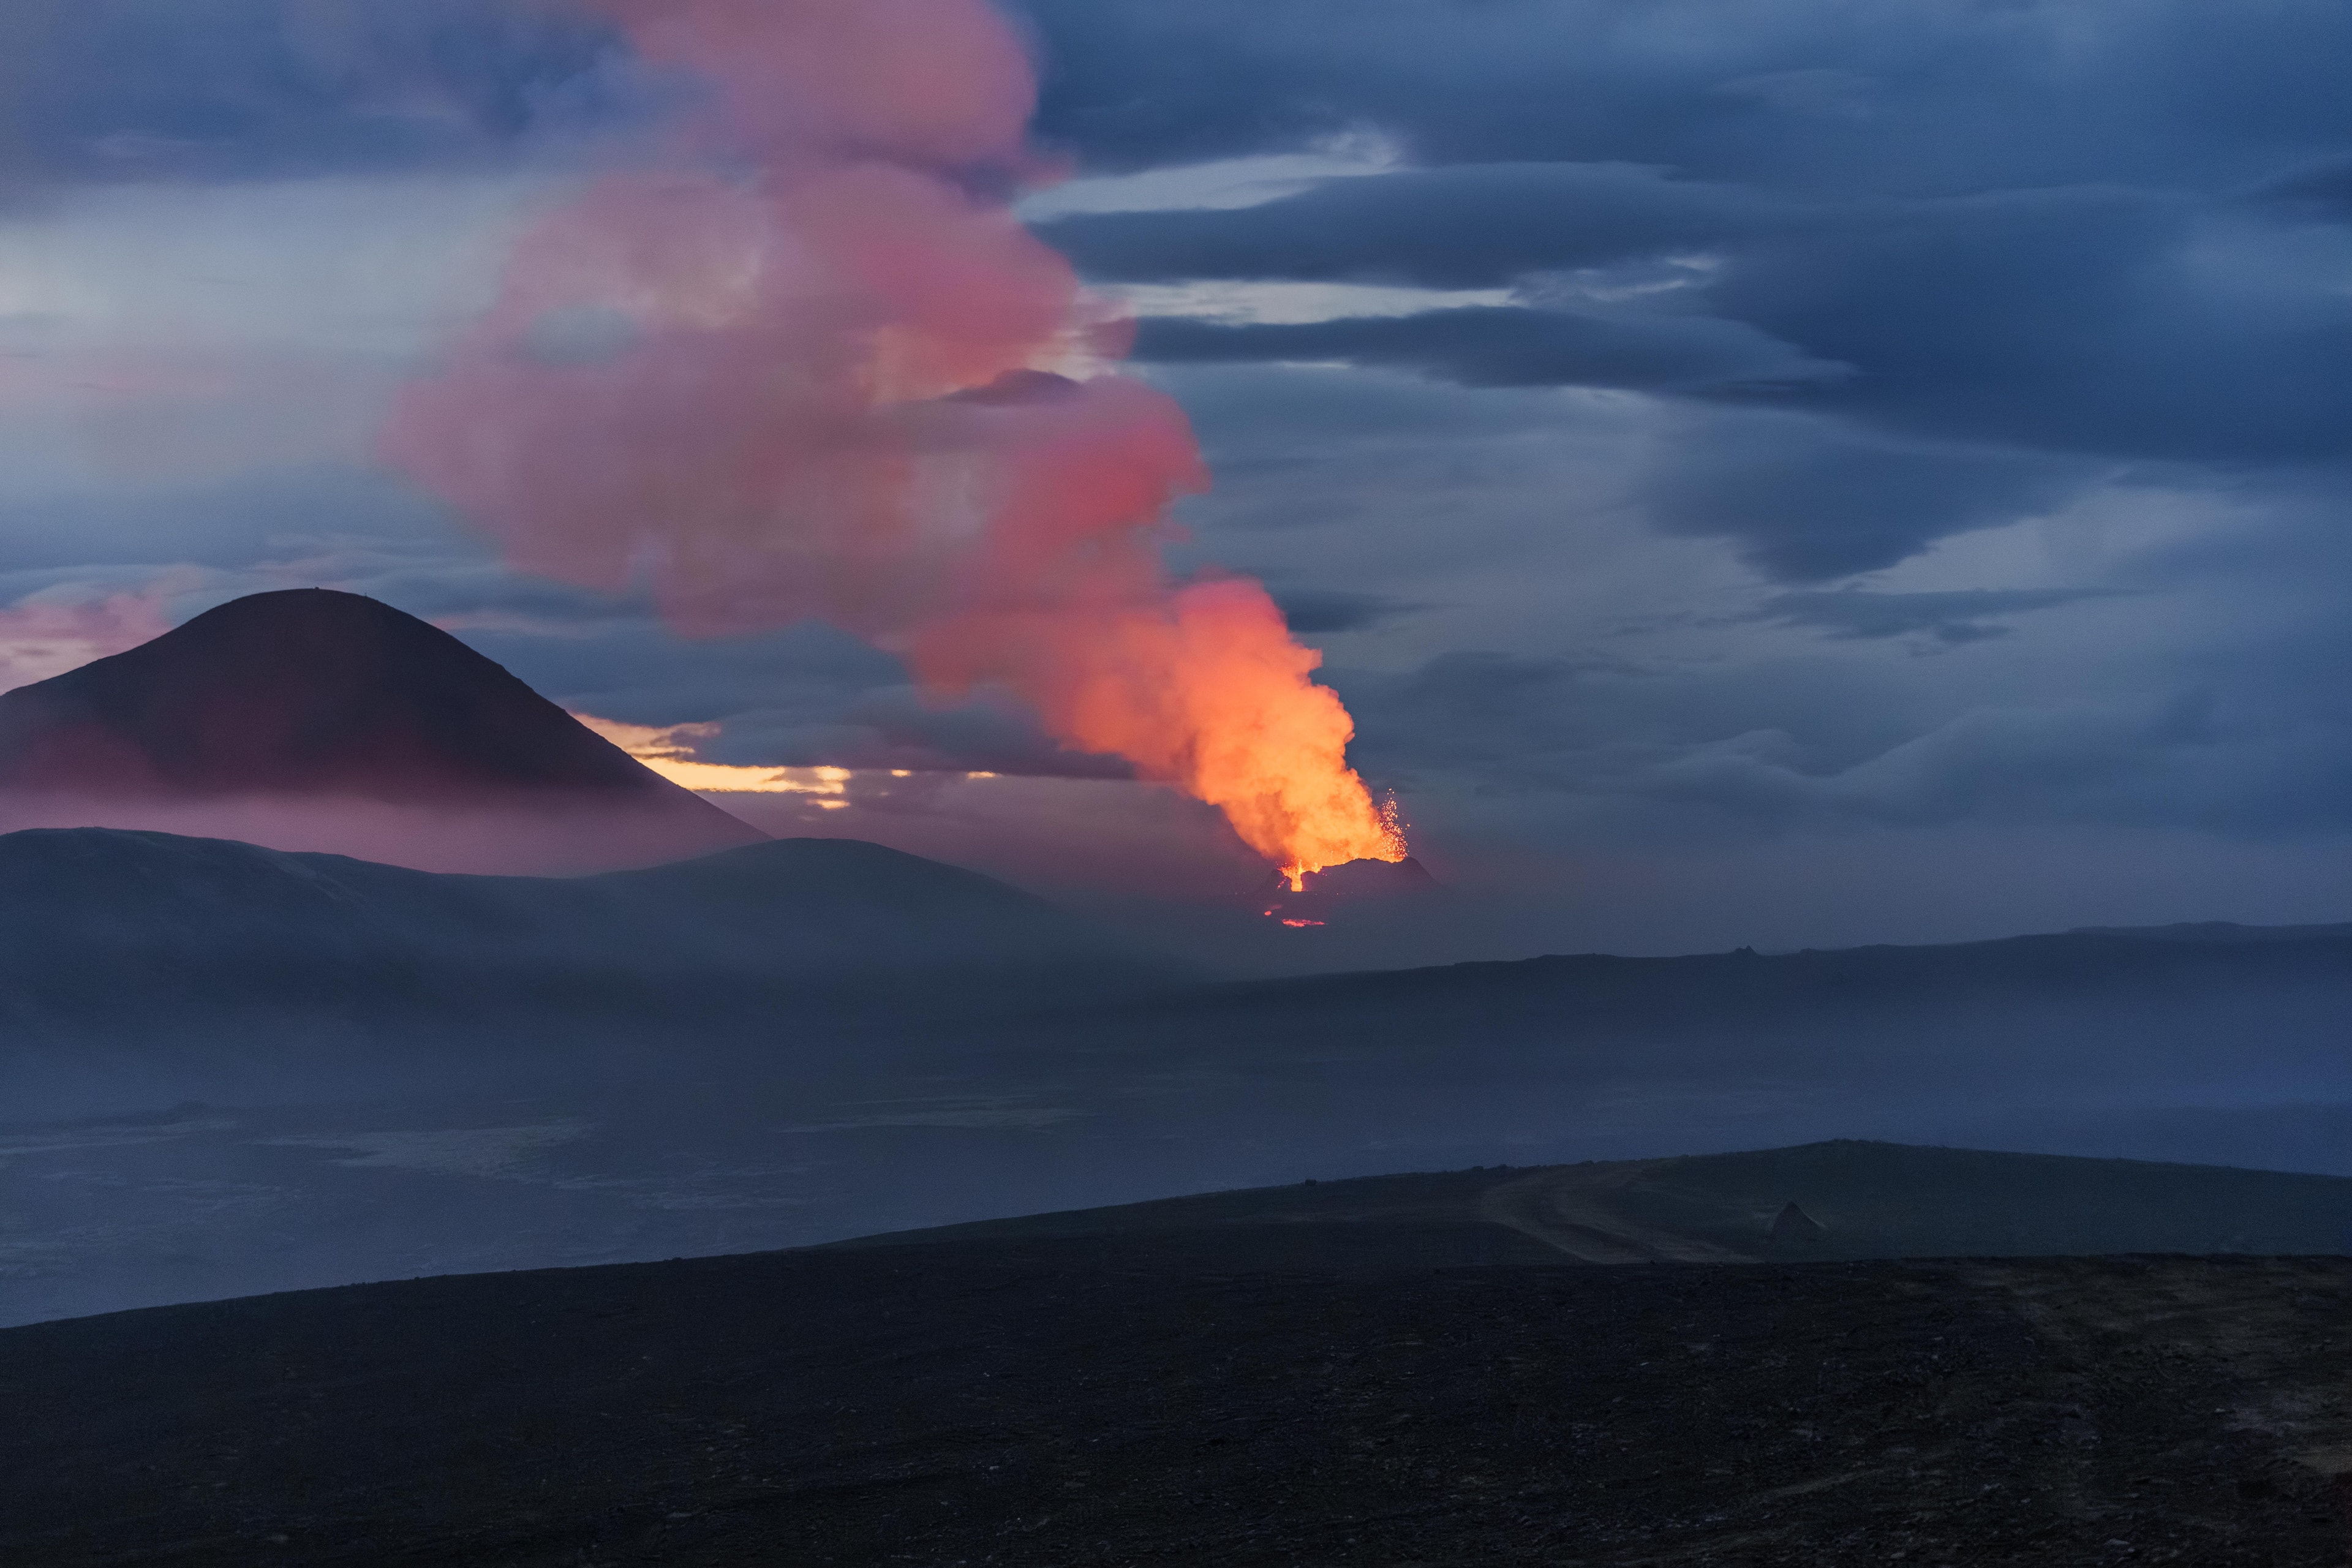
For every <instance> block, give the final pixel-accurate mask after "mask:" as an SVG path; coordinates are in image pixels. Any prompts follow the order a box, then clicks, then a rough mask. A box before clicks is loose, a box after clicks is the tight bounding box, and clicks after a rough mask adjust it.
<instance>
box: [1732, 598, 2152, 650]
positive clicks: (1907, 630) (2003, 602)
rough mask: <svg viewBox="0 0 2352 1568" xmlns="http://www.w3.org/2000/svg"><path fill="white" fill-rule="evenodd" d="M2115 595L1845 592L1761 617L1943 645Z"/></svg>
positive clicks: (1996, 633) (1797, 601) (1794, 602)
mask: <svg viewBox="0 0 2352 1568" xmlns="http://www.w3.org/2000/svg"><path fill="white" fill-rule="evenodd" d="M2111 592H2112V590H2109V589H2105V588H1969V589H1958V590H1955V591H1952V592H1948V593H1940V594H1873V593H1868V592H1865V591H1864V590H1862V589H1859V588H1842V589H1839V590H1838V591H1836V592H1835V593H1828V594H1777V595H1773V596H1772V597H1771V598H1769V599H1767V600H1765V601H1764V603H1763V605H1762V606H1761V607H1760V608H1759V611H1758V618H1759V619H1762V620H1768V621H1776V622H1779V623H1780V624H1781V625H1784V626H1813V627H1818V628H1819V629H1821V630H1822V631H1824V632H1826V633H1827V634H1828V635H1829V636H1830V637H1832V639H1834V640H1838V641H1864V640H1869V639H1873V638H1880V637H1908V636H1911V635H1913V634H1915V633H1924V634H1926V635H1927V636H1929V637H1934V638H1936V639H1937V641H1939V642H1944V643H1971V642H1983V641H1985V640H1986V639H1988V638H1990V637H2007V636H2008V635H2009V633H2010V628H2009V627H2008V626H2001V625H2000V624H1998V623H1999V622H2000V620H2001V619H2003V618H2005V617H2007V616H2016V615H2021V614H2023V613H2025V612H2026V611H2029V610H2047V609H2053V608H2055V607H2056V606H2058V605H2073V604H2078V603H2080V602H2081V601H2083V600H2084V599H2095V598H2105V597H2106V596H2108V595H2109V594H2110V593H2111Z"/></svg>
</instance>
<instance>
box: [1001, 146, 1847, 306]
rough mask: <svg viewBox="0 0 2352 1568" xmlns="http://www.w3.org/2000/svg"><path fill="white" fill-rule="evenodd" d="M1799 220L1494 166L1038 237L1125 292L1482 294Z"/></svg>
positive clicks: (1682, 185) (1764, 209) (1652, 189)
mask: <svg viewBox="0 0 2352 1568" xmlns="http://www.w3.org/2000/svg"><path fill="white" fill-rule="evenodd" d="M1799 216H1800V215H1799V214H1798V213H1794V212H1790V211H1788V210H1785V208H1784V206H1783V205H1782V204H1780V203H1778V202H1776V201H1774V200H1772V199H1771V198H1769V197H1767V196H1764V195H1760V194H1759V193H1756V192H1752V191H1744V190H1740V189H1738V188H1735V187H1729V186H1722V185H1707V184H1696V183H1693V182H1688V181H1682V180H1675V179H1670V178H1668V177H1667V176H1666V175H1665V174H1664V172H1663V171H1660V170H1658V169H1654V168H1643V167H1637V166H1633V165H1630V164H1605V163H1604V164H1577V163H1497V164H1485V165H1472V166H1466V167H1453V168H1444V169H1431V170H1407V171H1402V172H1400V173H1396V174H1383V175H1379V176H1369V177H1368V176H1363V175H1350V176H1347V177H1344V178H1339V179H1332V180H1327V181H1325V182H1323V183H1322V184H1317V185H1313V186H1310V187H1308V188H1307V189H1306V190H1304V191H1300V192H1298V193H1297V194H1296V195H1287V196H1283V197H1281V198H1278V199H1276V200H1275V201H1271V202H1266V203H1264V204H1262V205H1257V206H1250V207H1239V208H1226V209H1207V210H1196V211H1177V212H1121V213H1086V214H1079V215H1076V216H1069V217H1065V218H1060V219H1057V220H1055V221H1054V222H1051V223H1047V224H1045V225H1043V226H1041V227H1040V230H1039V232H1041V233H1042V234H1044V235H1045V237H1046V238H1047V239H1048V240H1050V241H1052V242H1053V244H1054V245H1055V247H1056V248H1058V249H1060V250H1062V251H1064V252H1065V253H1066V254H1067V255H1068V256H1069V257H1070V258H1072V259H1073V260H1075V261H1076V262H1077V264H1078V265H1079V266H1080V267H1081V268H1085V269H1086V270H1087V272H1088V273H1089V274H1090V275H1091V276H1093V277H1096V278H1100V279H1111V280H1117V281H1121V282H1146V281H1153V280H1164V279H1178V278H1278V279H1298V280H1303V281H1308V282H1333V281H1353V282H1371V283H1412V284H1419V285H1422V286H1423V287H1426V288H1432V289H1477V288H1485V287H1488V286H1491V285H1494V284H1497V283H1507V282H1511V281H1514V280H1516V279H1520V278H1523V277H1525V276H1527V275H1528V274H1530V273H1536V272H1544V271H1549V270H1554V269H1558V268H1578V267H1595V266H1600V265H1602V264H1605V263H1608V262H1612V261H1617V260H1621V259H1622V258H1626V257H1641V256H1651V255H1655V254H1658V253H1660V252H1664V251H1670V250H1675V249H1678V248H1691V247H1702V246H1708V245H1714V244H1717V243H1720V242H1723V241H1725V240H1727V239H1738V238H1741V237H1746V236H1748V235H1750V234H1753V233H1759V232H1765V231H1768V230H1771V229H1775V228H1784V227H1787V226H1790V225H1791V224H1792V223H1794V222H1796V221H1798V218H1799Z"/></svg>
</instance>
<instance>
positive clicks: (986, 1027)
mask: <svg viewBox="0 0 2352 1568" xmlns="http://www.w3.org/2000/svg"><path fill="white" fill-rule="evenodd" d="M44 878H46V879H47V881H44V880H43V879H44ZM0 880H5V883H6V885H7V886H8V887H9V888H10V889H14V890H15V891H16V893H17V894H18V895H19V898H18V899H17V900H15V901H12V902H11V903H10V904H9V905H8V907H7V910H6V911H5V915H6V918H7V920H8V921H10V922H11V923H10V928H9V931H10V941H9V943H8V947H7V953H8V957H7V960H6V964H7V966H8V967H7V984H6V988H5V994H6V996H7V998H8V1003H7V1005H8V1007H9V1009H10V1010H9V1012H8V1013H7V1015H6V1029H5V1039H6V1046H5V1073H6V1081H7V1083H8V1086H9V1089H8V1096H7V1113H6V1119H5V1126H0V1316H5V1318H6V1319H7V1320H8V1321H32V1320H37V1319H41V1318H47V1317H53V1316H58V1315H61V1314H70V1313H77V1312H89V1311H99V1310H110V1309H114V1308H120V1307H126V1306H133V1305H141V1304H146V1303H152V1302H163V1301H173V1300H196V1299H206V1298H212V1297H218V1296H229V1295H237V1294H246V1293H250V1292H254V1291H257V1290H268V1289H289V1288H294V1287H298V1286H305V1285H318V1284H329V1283H341V1282H344V1281H349V1280H359V1279H386V1278H399V1277H406V1276H409V1275H415V1274H425V1273H443V1272H450V1271H457V1270H467V1269H481V1268H520V1267H530V1266H538V1265H546V1264H557V1263H574V1262H605V1261H620V1260H627V1259H636V1258H669V1257H676V1256H682V1255H688V1254H701V1253H716V1252H728V1251H741V1250H749V1249H755V1248H761V1247H782V1246H794V1245H802V1244H807V1243H814V1242H822V1241H829V1240H835V1239H839V1238H842V1237H851V1236H856V1235H861V1234H866V1233H871V1232H875V1231H879V1230H887V1229H895V1228H904V1227H909V1226H926V1225H940V1224H949V1223H954V1222H959V1221H965V1220H973V1219H983V1218H992V1217H999V1216H1003V1215H1016V1214H1024V1213H1034V1212H1038V1211H1041V1210H1047V1209H1059V1208H1073V1207H1082V1206H1087V1205H1099V1204H1106V1203H1118V1202H1129V1201H1137V1200H1141V1199H1147V1198H1155V1197H1161V1196H1165V1195H1168V1194H1174V1193H1183V1192H1198V1191H1208V1190H1215V1189H1223V1188H1233V1187H1245V1186H1257V1185H1269V1184H1274V1185H1278V1184H1287V1183H1296V1182H1299V1181H1302V1180H1305V1179H1307V1178H1309V1177H1315V1178H1319V1179H1326V1180H1328V1179H1333V1178H1339V1177H1346V1176H1355V1175H1370V1174H1376V1173H1389V1172H1396V1171H1414V1170H1449V1169H1451V1170H1459V1169H1462V1168H1465V1167H1468V1166H1473V1165H1500V1164H1509V1165H1514V1166H1521V1165H1535V1164H1545V1163H1561V1162H1575V1161H1584V1160H1613V1159H1628V1158H1640V1157H1653V1156H1661V1155H1669V1154H1685V1153H1700V1152H1709V1151H1731V1150H1739V1149H1756V1148H1763V1147H1772V1146H1777V1145H1782V1144H1789V1143H1797V1142H1810V1141H1813V1140H1818V1139H1824V1138H1876V1139H1885V1140H1890V1141H1895V1142H1913V1143H1946V1144H1957V1145H1968V1146H1974V1147H1979V1148H1990V1149H2011V1150H2022V1151H2047V1152H2063V1153H2074V1154H2096V1155H2112V1156H2126V1157H2132V1158H2138V1159H2158V1160H2169V1161H2182V1160H2187V1161H2202V1162H2210V1163H2222V1164H2238V1165H2247V1166H2257V1167H2262V1168H2266V1169H2273V1170H2289V1171H2309V1172H2316V1173H2336V1174H2352V1064H2347V1059H2346V1058H2345V1056H2344V1053H2343V1050H2342V1047H2341V1042H2342V1040H2343V1039H2344V1038H2345V1037H2346V1034H2347V1028H2352V933H2347V931H2346V930H2345V929H2344V928H2340V927H2337V928H2316V929H2311V930H2300V931H2298V930H2283V931H2263V930H2251V929H2246V928H2230V927H2211V926H2209V927H2200V928H2190V929H2186V930H2171V931H2167V930H2157V931H2118V932H2086V933H2077V934H2073V935H2059V936H2051V937H2035V938H2020V939H2015V940H2011V941H2005V942H1988V943H1980V944H1973V945H1968V946H1958V947H1940V948H1937V947H1927V948H1889V947H1882V948H1874V949H1863V950H1852V951H1843V952H1801V953H1792V954H1780V955H1768V954H1759V953H1755V952H1732V953H1718V954H1714V955H1705V956H1696V957H1686V958H1676V959H1627V958H1605V957H1585V958H1553V959H1544V960H1537V961H1533V962H1528V963H1475V964H1462V965H1455V966H1451V967H1442V968H1436V969H1421V970H1404V971H1389V972H1382V973H1353V974H1346V973H1343V974H1334V975H1326V976H1319V977H1306V978H1295V979H1271V980H1221V979H1218V978H1217V977H1216V974H1215V972H1213V970H1210V969H1209V968H1208V967H1207V966H1205V965H1203V964H1202V963H1199V962H1197V961H1194V962H1190V963H1187V962H1183V961H1181V960H1178V959H1174V958H1171V957H1170V956H1167V955H1166V954H1165V953H1164V952H1157V951H1154V950H1151V949H1149V948H1147V947H1144V946H1143V945H1141V944H1140V943H1138V942H1134V941H1133V940H1132V939H1131V938H1129V940H1126V941H1121V940H1118V938H1117V937H1116V936H1114V935H1113V934H1112V933H1110V932H1108V931H1106V930H1105V929H1104V928H1102V927H1100V926H1098V925H1097V924H1096V923H1094V922H1092V921H1086V920H1083V919H1080V918H1078V917H1076V916H1073V915H1071V914H1068V913H1066V912H1064V911H1061V910H1056V909H1055V908H1054V907H1053V906H1051V905H1049V904H1046V903H1043V902H1041V901H1039V900H1034V899H1033V898H1031V897H1029V896H1028V895H1025V894H1022V893H1018V892H1016V891H1014V890H1013V889H1007V888H1003V887H1002V886H1001V885H998V884H993V883H991V882H989V881H987V880H986V879H981V878H978V877H975V876H973V875H971V874H970V873H966V872H961V871H956V870H953V869H951V868H946V867H941V866H937V865H933V864H929V863H927V862H923V861H919V860H914V859H910V858H906V857H902V856H898V855H896V854H894V853H893V852H890V851H887V850H883V849H879V848H877V847H862V846H857V845H854V844H845V843H841V842H837V841H825V840H809V841H800V842H783V843H777V844H771V845H759V846H752V847H747V848H745V849H740V850H735V851H729V852H726V853H724V854H722V855H720V856H718V857H716V858H709V859H706V860H702V861H698V862H687V863H684V864H682V865H678V866H673V867H668V868H656V869H655V870H651V871H641V872H625V873H617V874H614V875H611V876H606V877H600V878H591V879H580V880H572V881H566V880H536V879H501V878H451V877H444V876H436V875H433V874H429V873H421V872H414V871H406V870H401V869H398V868H383V867H371V866H367V865H365V864H362V863H358V862H352V861H344V860H338V859H336V858H332V857H306V856H297V855H286V854H282V853H278V852H272V851H265V850H259V849H255V848H253V847H248V846H241V845H234V844H225V843H217V842H208V841H202V840H186V839H174V838H169V837H162V836H154V835H142V834H135V833H116V832H108V831H104V830H84V831H81V832H77V833H32V834H21V835H16V836H12V837H0ZM31 893H38V894H39V895H40V896H39V897H37V898H26V897H24V895H26V894H31ZM225 895H226V903H224V902H223V901H222V900H223V899H224V896H225ZM1458 907H1459V906H1458V904H1457V902H1456V901H1455V900H1454V896H1452V895H1447V896H1444V897H1434V898H1433V902H1431V903H1428V904H1426V905H1422V906H1420V911H1421V912H1420V915H1419V917H1418V918H1422V919H1425V920H1444V919H1447V918H1450V916H1451V914H1452V912H1453V911H1454V910H1456V909H1457V908H1458ZM216 908H217V909H234V910H235V911H236V922H235V923H222V922H221V921H219V920H218V919H217V918H216V917H214V916H208V915H206V914H205V912H204V911H205V910H212V909H216ZM1225 912H1226V913H1227V915H1228V916H1229V918H1230V919H1231V921H1234V922H1237V923H1238V924H1239V925H1241V926H1243V927H1246V926H1247V925H1248V923H1249V922H1252V921H1255V922H1256V923H1257V924H1258V925H1261V926H1262V925H1263V924H1264V923H1265V922H1264V921H1263V918H1262V917H1259V916H1256V915H1255V914H1253V913H1252V912H1250V911H1249V910H1245V909H1235V910H1228V911H1225ZM1409 912H1410V911H1406V910H1398V909H1390V910H1376V913H1377V914H1378V916H1379V918H1381V919H1391V918H1393V919H1403V918H1406V914H1407V913H1409ZM1472 912H1473V913H1474V914H1475V908H1474V910H1473V911H1472ZM1334 924H1335V926H1339V924H1340V922H1339V921H1335V922H1334ZM1285 934H1303V935H1306V936H1310V937H1313V936H1319V935H1328V934H1331V932H1330V931H1322V932H1318V931H1307V932H1303V933H1296V932H1289V933H1285ZM1326 951H1328V950H1326ZM789 954H796V955H797V960H798V962H797V963H780V962H779V959H780V957H781V956H782V955H789ZM851 959H854V962H846V963H845V960H851ZM2347 1223H2352V1221H2347Z"/></svg>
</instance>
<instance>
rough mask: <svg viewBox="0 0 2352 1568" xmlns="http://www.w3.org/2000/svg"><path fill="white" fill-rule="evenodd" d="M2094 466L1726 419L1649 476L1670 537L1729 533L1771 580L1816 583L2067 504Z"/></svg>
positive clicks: (1825, 427)
mask: <svg viewBox="0 0 2352 1568" xmlns="http://www.w3.org/2000/svg"><path fill="white" fill-rule="evenodd" d="M2093 471H2094V470H2092V469H2090V468H2086V467H2085V466H2084V465H2081V464H2074V463H2067V462H2063V461H2060V460H2056V459H2053V458H2045V457H2041V456H2038V455H2034V454H2030V453H2028V454H2021V453H2012V452H2001V451H1999V450H1987V449H1982V448H1968V447H1934V446H1924V447H1923V446H1905V445H1896V444H1890V443H1887V442H1885V441H1881V440H1876V439H1873V438H1871V437H1867V436H1860V435H1856V434H1854V433H1852V432H1849V431H1846V430H1843V429H1841V428H1840V427H1839V426H1837V425H1835V424H1833V423H1832V422H1829V421H1826V420H1822V419H1817V418H1804V417H1792V416H1787V415H1780V414H1773V415H1765V414H1727V415H1722V416H1717V417H1714V418H1712V419H1707V420H1704V421H1702V422H1700V424H1699V425H1698V426H1696V428H1694V429H1692V430H1690V431H1688V432H1686V433H1685V437H1684V438H1683V439H1681V440H1679V441H1676V442H1675V443H1674V444H1673V445H1672V447H1670V448H1669V449H1668V451H1667V452H1666V453H1665V454H1664V456H1663V458H1661V460H1660V461H1659V462H1658V463H1657V464H1656V465H1655V466H1654V468H1653V469H1652V471H1651V472H1650V473H1649V474H1648V476H1647V477H1646V478H1645V479H1644V480H1643V485H1642V489H1641V500H1642V503H1643V508H1644V510H1645V511H1646V513H1647V515H1648V516H1649V518H1650V520H1651V521H1652V522H1653V524H1654V526H1656V527H1658V528H1659V529H1661V530H1662V531H1665V532H1668V533H1675V534H1685V535H1692V536H1698V537H1708V536H1714V537H1721V538H1728V539H1731V540H1733V541H1735V542H1738V545H1739V546H1740V549H1741V553H1742V554H1743V556H1744V557H1745V558H1746V559H1747V560H1748V562H1749V563H1751V564H1753V565H1754V566H1756V567H1757V568H1758V569H1759V571H1761V572H1763V573H1764V574H1766V575H1768V576H1770V577H1774V578H1777V579H1780V580H1782V581H1795V582H1820V581H1823V580H1825V579H1832V578H1837V577H1843V576H1849V575H1851V574H1853V573H1856V572H1868V571H1874V570H1876V569H1877V568H1880V567H1884V566H1892V565H1894V564H1895V563H1896V562H1898V561H1901V560H1904V559H1905V558H1906V557H1907V556H1910V555H1913V554H1916V553H1917V552H1919V551H1920V550H1922V549H1924V548H1926V547H1927V545H1929V544H1931V543H1933V542H1935V541H1937V540H1938V539H1941V538H1945V537H1947V536H1948V535H1951V534H1955V533H1961V532H1966V531H1969V530H1972V529H1978V528H1987V527H1993V526H1997V525H1999V524H2001V523H2006V522H2010V521H2015V520H2016V519H2017V518H2019V517H2021V516H2031V515H2032V514H2033V513H2034V512H2036V511H2039V510H2045V509H2049V508H2053V507H2055V506H2057V505H2060V504H2062V503H2063V501H2065V500H2068V499H2069V498H2070V497H2071V496H2073V495H2074V493H2075V492H2076V491H2078V490H2079V489H2082V488H2083V487H2084V485H2085V484H2086V483H2087V482H2088V480H2089V479H2090V477H2091V474H2092V472H2093Z"/></svg>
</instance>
